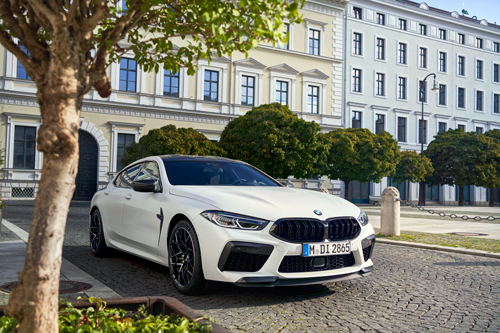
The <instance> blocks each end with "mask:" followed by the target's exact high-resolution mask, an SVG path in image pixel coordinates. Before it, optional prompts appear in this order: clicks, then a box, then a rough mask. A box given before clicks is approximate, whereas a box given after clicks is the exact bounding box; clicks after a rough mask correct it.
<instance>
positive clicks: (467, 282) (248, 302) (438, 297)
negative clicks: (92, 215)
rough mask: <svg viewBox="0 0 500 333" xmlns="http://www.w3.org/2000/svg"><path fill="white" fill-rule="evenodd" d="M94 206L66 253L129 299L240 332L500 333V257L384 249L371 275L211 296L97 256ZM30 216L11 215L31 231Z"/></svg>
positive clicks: (118, 258) (80, 218) (78, 215)
mask: <svg viewBox="0 0 500 333" xmlns="http://www.w3.org/2000/svg"><path fill="white" fill-rule="evenodd" d="M87 212H88V209H87V208H82V207H74V208H71V209H70V214H69V218H68V226H67V231H66V240H65V246H64V250H63V255H64V257H65V258H66V259H68V260H69V261H71V262H72V263H73V264H75V265H77V266H78V267H79V268H80V269H82V270H84V271H85V272H87V273H88V274H90V275H92V276H93V277H94V278H96V279H97V280H99V281H101V282H103V283H104V284H106V285H107V286H108V287H110V288H112V289H114V290H115V291H116V292H118V293H119V294H120V295H122V296H142V295H165V296H173V297H176V298H178V299H179V300H180V301H181V302H184V303H185V304H187V305H189V306H190V307H192V308H194V309H196V310H198V311H199V312H201V313H203V314H205V315H208V316H210V317H212V318H214V319H215V320H216V321H217V322H218V323H219V324H221V325H223V326H225V327H227V328H228V329H231V330H233V331H235V332H243V331H245V332H247V331H248V332H263V331H265V332H290V331H298V332H322V331H323V332H424V331H428V332H447V331H456V332H499V331H500V283H499V281H500V260H496V259H487V258H482V257H476V256H468V255H459V254H450V253H444V252H438V251H431V250H423V249H414V248H407V247H402V246H391V245H382V244H377V245H376V247H375V252H374V262H375V271H374V272H373V274H372V275H371V276H368V277H366V278H363V279H356V280H351V281H345V282H340V283H334V284H329V285H319V286H307V287H287V288H249V289H246V288H238V287H235V286H233V285H227V284H223V285H221V286H219V288H218V289H217V290H216V291H214V292H213V293H212V294H210V295H204V296H200V297H187V296H183V295H181V294H179V293H177V292H176V291H175V289H174V288H173V286H172V285H171V283H170V280H169V278H168V270H167V268H166V267H163V266H160V265H157V264H154V263H151V262H148V261H146V260H143V259H140V258H137V257H134V256H132V255H128V254H125V253H122V252H119V251H113V252H112V253H111V255H110V256H109V257H108V258H103V259H98V258H94V257H93V256H92V255H91V254H90V251H89V250H88V245H87V237H88V236H87V224H88V217H87ZM28 215H29V214H28V213H26V212H25V211H24V212H22V211H19V212H16V209H15V208H13V207H12V208H11V210H10V211H5V215H4V217H5V218H6V219H7V220H9V221H10V222H13V223H15V224H16V225H18V226H19V227H21V228H24V229H28V228H29V220H27V216H28Z"/></svg>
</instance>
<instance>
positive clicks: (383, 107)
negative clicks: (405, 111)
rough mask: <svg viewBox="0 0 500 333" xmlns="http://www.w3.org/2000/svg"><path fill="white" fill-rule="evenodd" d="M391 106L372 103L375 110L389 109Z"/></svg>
mask: <svg viewBox="0 0 500 333" xmlns="http://www.w3.org/2000/svg"><path fill="white" fill-rule="evenodd" d="M390 108H391V107H390V106H381V105H372V109H373V110H380V111H387V110H389V109H390Z"/></svg>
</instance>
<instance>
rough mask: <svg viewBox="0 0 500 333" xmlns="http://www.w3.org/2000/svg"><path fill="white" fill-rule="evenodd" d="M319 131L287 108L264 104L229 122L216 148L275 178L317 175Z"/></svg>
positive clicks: (321, 150)
mask: <svg viewBox="0 0 500 333" xmlns="http://www.w3.org/2000/svg"><path fill="white" fill-rule="evenodd" d="M320 130H321V129H320V127H319V125H318V124H316V123H314V122H306V121H305V120H303V119H299V118H298V117H297V116H296V115H295V114H293V112H292V111H290V109H289V108H288V106H283V105H281V104H279V103H273V104H264V105H261V106H259V107H254V108H253V109H252V110H251V111H249V112H247V113H246V114H245V115H244V116H241V117H239V118H237V119H235V120H233V121H231V122H230V123H229V124H228V125H227V126H226V128H225V129H224V131H223V132H222V135H221V140H220V142H219V145H220V146H221V147H222V148H223V149H224V150H225V151H226V152H227V154H228V157H230V158H234V159H238V160H242V161H245V162H247V163H250V164H252V165H254V166H255V167H257V168H259V169H261V170H263V171H264V172H266V173H268V174H269V175H271V176H273V177H275V178H287V177H288V176H294V177H296V178H305V177H310V176H314V175H317V174H318V173H317V170H316V169H315V168H314V166H315V165H316V161H317V160H318V158H319V157H321V156H322V154H324V153H325V151H326V147H325V145H324V143H323V142H321V141H320V140H319V133H320Z"/></svg>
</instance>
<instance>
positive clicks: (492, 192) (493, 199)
mask: <svg viewBox="0 0 500 333" xmlns="http://www.w3.org/2000/svg"><path fill="white" fill-rule="evenodd" d="M488 190H489V191H490V207H494V206H495V189H494V188H493V187H492V188H489V189H488Z"/></svg>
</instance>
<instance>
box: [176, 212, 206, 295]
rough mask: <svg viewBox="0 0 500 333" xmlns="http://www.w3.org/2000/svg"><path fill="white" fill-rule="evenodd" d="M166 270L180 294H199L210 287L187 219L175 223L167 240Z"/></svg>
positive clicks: (192, 229) (197, 243) (198, 248)
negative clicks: (167, 256) (167, 259)
mask: <svg viewBox="0 0 500 333" xmlns="http://www.w3.org/2000/svg"><path fill="white" fill-rule="evenodd" d="M168 254H169V261H168V263H169V264H168V270H169V271H170V278H171V279H172V283H173V284H174V287H175V289H177V290H178V291H179V292H180V293H181V294H184V295H191V296H193V295H200V294H203V293H205V292H207V291H208V290H210V289H212V286H213V283H211V281H207V280H205V277H204V275H203V268H202V265H201V251H200V245H199V242H198V238H197V237H196V232H195V230H194V227H193V225H192V224H191V223H190V222H189V221H188V220H182V221H180V222H179V223H177V224H176V225H175V227H174V229H173V230H172V234H171V235H170V238H169V240H168Z"/></svg>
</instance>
